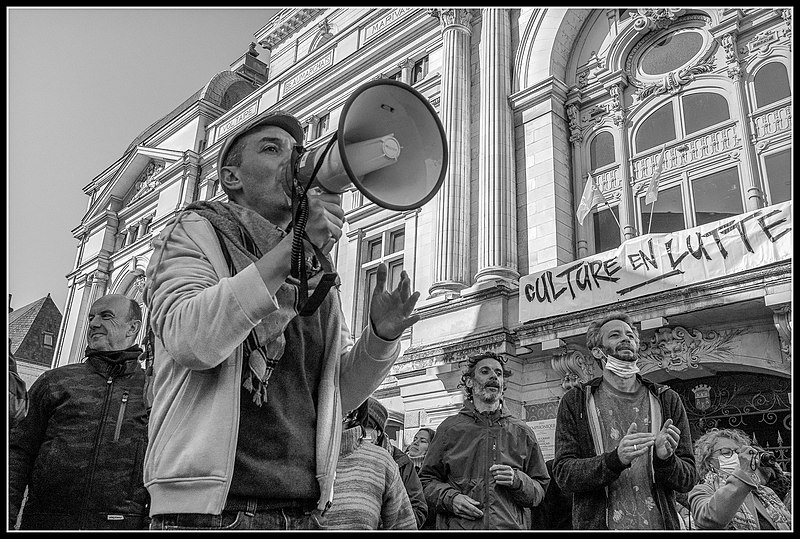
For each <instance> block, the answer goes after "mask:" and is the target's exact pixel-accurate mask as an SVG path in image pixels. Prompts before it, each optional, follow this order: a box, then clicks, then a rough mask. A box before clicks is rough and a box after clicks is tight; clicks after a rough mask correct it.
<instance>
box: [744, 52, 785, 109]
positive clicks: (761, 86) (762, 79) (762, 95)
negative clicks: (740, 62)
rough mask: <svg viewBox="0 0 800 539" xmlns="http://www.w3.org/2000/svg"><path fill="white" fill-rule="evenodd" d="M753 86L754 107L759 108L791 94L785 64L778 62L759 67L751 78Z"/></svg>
mask: <svg viewBox="0 0 800 539" xmlns="http://www.w3.org/2000/svg"><path fill="white" fill-rule="evenodd" d="M753 86H754V87H755V94H756V107H757V108H759V109H760V108H761V107H765V106H767V105H770V104H772V103H775V102H776V101H780V100H781V99H783V98H785V97H789V96H790V95H792V93H791V90H790V89H789V75H788V74H787V72H786V66H784V65H783V64H782V63H780V62H770V63H768V64H767V65H765V66H764V67H762V68H761V69H759V70H758V73H756V76H755V78H754V79H753Z"/></svg>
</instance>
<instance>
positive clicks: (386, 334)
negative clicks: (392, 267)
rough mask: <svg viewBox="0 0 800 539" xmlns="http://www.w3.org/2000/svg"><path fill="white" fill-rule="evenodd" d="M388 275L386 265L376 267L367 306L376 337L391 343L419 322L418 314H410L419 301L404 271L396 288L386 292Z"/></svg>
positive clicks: (417, 293)
mask: <svg viewBox="0 0 800 539" xmlns="http://www.w3.org/2000/svg"><path fill="white" fill-rule="evenodd" d="M388 273H389V270H388V268H387V267H386V264H384V263H381V264H380V265H378V275H377V279H376V282H375V290H373V292H372V299H371V300H370V304H369V318H370V321H371V322H372V328H373V330H374V331H375V333H376V334H377V335H378V337H380V338H381V339H384V340H387V341H393V340H395V339H396V338H398V337H399V336H400V335H401V334H402V333H403V331H405V329H406V328H408V327H411V326H412V325H414V324H415V323H416V322H417V321H418V320H419V315H418V314H414V315H412V314H411V313H412V311H413V310H414V306H415V305H416V304H417V300H418V299H419V292H414V293H413V294H412V293H411V280H410V279H409V278H408V274H407V273H406V272H405V270H403V271H402V272H401V273H400V282H399V283H398V284H397V288H395V289H394V290H392V291H391V292H389V291H388V290H386V277H387V275H388Z"/></svg>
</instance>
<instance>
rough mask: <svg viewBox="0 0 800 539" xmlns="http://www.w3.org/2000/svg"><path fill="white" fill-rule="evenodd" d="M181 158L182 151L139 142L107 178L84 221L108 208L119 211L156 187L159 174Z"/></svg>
mask: <svg viewBox="0 0 800 539" xmlns="http://www.w3.org/2000/svg"><path fill="white" fill-rule="evenodd" d="M182 158H183V152H179V151H175V150H164V149H161V148H147V147H144V146H137V147H136V148H135V149H134V150H133V151H132V152H131V153H130V155H128V157H127V158H125V159H124V160H123V161H122V163H121V164H120V166H119V168H118V169H117V170H116V172H114V174H113V175H112V177H111V179H110V180H108V181H107V182H106V184H105V186H104V187H103V188H102V192H101V193H100V194H99V195H98V196H97V198H96V200H95V202H94V204H92V206H91V208H89V211H88V212H87V214H86V217H85V218H84V221H86V220H87V219H88V220H91V219H92V218H93V217H96V216H99V215H100V214H103V213H104V212H105V211H106V210H108V209H111V210H113V211H119V210H120V209H122V208H123V207H124V206H125V205H126V204H129V203H130V202H132V201H134V200H136V199H138V198H140V197H137V196H136V195H137V194H139V193H140V192H142V190H144V189H148V188H150V189H153V188H155V186H157V183H155V182H156V181H157V179H158V177H159V175H160V174H161V173H162V172H163V171H164V170H165V169H168V168H169V167H170V166H171V165H172V164H173V163H175V162H176V161H180V160H181V159H182Z"/></svg>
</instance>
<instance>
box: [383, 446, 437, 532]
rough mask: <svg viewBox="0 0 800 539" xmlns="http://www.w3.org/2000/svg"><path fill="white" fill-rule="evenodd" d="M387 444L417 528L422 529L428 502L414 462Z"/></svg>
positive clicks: (426, 514)
mask: <svg viewBox="0 0 800 539" xmlns="http://www.w3.org/2000/svg"><path fill="white" fill-rule="evenodd" d="M389 446H390V447H391V448H392V458H393V459H394V461H395V462H396V463H397V467H398V468H400V477H401V478H402V479H403V485H404V486H405V487H406V492H407V493H408V499H409V501H410V502H411V507H412V508H413V509H414V517H415V518H416V519H417V529H418V530H419V529H422V525H423V524H425V519H426V517H427V516H428V502H427V501H426V500H425V493H424V492H423V490H422V483H420V481H419V476H418V475H417V470H415V469H414V464H413V463H412V462H411V459H409V458H408V455H406V454H405V453H403V452H402V451H401V450H400V449H398V448H396V447H395V446H393V445H391V444H389Z"/></svg>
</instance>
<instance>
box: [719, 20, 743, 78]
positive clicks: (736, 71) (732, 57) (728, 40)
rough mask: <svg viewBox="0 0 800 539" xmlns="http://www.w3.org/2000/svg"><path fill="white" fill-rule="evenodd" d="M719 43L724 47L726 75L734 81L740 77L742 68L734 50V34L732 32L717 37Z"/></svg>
mask: <svg viewBox="0 0 800 539" xmlns="http://www.w3.org/2000/svg"><path fill="white" fill-rule="evenodd" d="M718 41H719V43H720V45H722V48H723V49H725V63H726V64H727V65H728V76H729V77H730V78H732V79H733V80H735V81H738V80H739V79H741V78H742V68H741V65H740V60H739V54H738V52H737V50H736V34H734V33H733V32H731V33H729V34H725V35H723V36H721V37H719V38H718Z"/></svg>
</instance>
